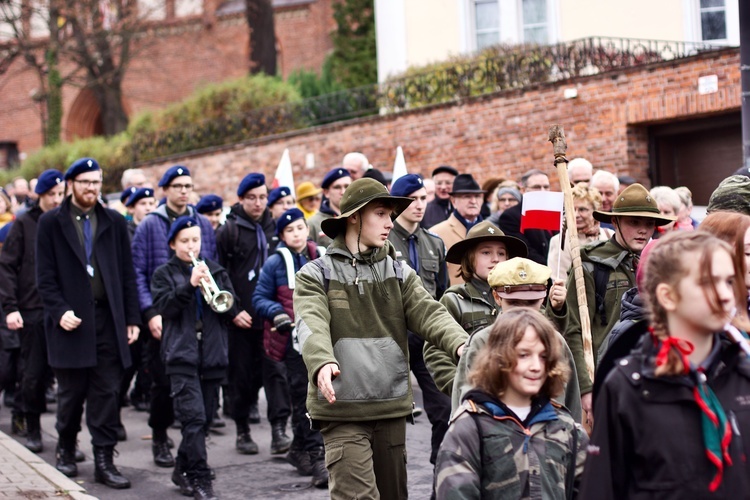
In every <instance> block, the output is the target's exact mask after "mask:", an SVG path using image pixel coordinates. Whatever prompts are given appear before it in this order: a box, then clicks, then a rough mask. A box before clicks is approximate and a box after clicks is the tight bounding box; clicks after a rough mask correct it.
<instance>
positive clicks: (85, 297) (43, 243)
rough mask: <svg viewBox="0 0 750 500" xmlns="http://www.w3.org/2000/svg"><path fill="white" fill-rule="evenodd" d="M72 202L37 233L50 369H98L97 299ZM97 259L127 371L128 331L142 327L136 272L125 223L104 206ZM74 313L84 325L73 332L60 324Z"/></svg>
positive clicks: (50, 216)
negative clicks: (95, 318)
mask: <svg viewBox="0 0 750 500" xmlns="http://www.w3.org/2000/svg"><path fill="white" fill-rule="evenodd" d="M70 203H71V201H70V197H68V198H66V199H65V201H64V202H63V203H62V205H60V207H58V208H56V209H54V210H51V211H49V212H47V213H45V214H44V215H42V217H41V218H40V219H39V232H38V233H37V251H36V254H37V259H36V261H37V287H38V290H39V295H40V296H41V298H42V302H43V303H44V329H45V333H46V337H47V352H48V358H49V364H50V366H52V367H53V368H90V367H92V366H96V363H97V359H96V325H95V322H94V317H95V306H94V295H93V292H92V290H91V286H90V284H89V275H88V273H87V272H86V256H85V254H84V250H83V245H81V243H80V240H79V239H78V234H77V233H76V228H75V226H74V225H73V224H74V223H73V219H72V218H71V215H70ZM95 210H96V217H97V228H96V236H95V238H94V255H95V256H96V262H97V264H98V267H99V272H100V273H102V281H103V282H104V288H105V290H106V293H107V300H108V301H109V308H110V312H111V314H112V319H113V320H114V324H115V335H116V337H117V347H118V349H119V353H120V361H121V362H122V365H123V367H124V368H127V367H129V366H130V364H131V360H130V349H128V337H127V328H126V327H127V325H139V324H140V312H139V309H138V296H137V292H136V287H135V271H134V270H133V259H132V257H131V254H130V238H129V236H128V228H127V223H126V222H125V219H124V218H123V217H122V216H121V215H120V214H118V213H117V212H115V211H114V210H109V209H107V208H104V207H102V206H100V205H99V204H97V205H96V207H95ZM70 310H72V311H73V312H74V313H75V315H76V316H78V317H79V318H81V320H82V322H81V325H80V326H79V327H78V328H76V329H75V330H73V331H71V332H68V331H65V330H63V329H62V327H61V326H60V318H62V315H63V314H64V313H65V312H66V311H70Z"/></svg>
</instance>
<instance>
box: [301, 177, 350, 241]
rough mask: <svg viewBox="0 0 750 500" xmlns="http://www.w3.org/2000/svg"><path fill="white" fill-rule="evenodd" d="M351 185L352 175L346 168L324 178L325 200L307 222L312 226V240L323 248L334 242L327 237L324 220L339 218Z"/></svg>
mask: <svg viewBox="0 0 750 500" xmlns="http://www.w3.org/2000/svg"><path fill="white" fill-rule="evenodd" d="M351 183H352V177H351V174H350V173H349V171H348V170H347V169H345V168H340V167H339V168H334V169H333V170H331V171H330V172H328V173H327V174H326V175H325V177H323V183H322V184H321V185H320V187H322V188H323V196H325V198H324V199H323V203H321V205H320V209H319V210H318V212H317V213H316V214H315V215H313V216H312V217H310V220H308V221H307V225H308V226H310V238H311V239H312V240H313V241H314V242H315V243H317V244H318V245H320V246H322V247H327V246H328V245H330V244H331V242H332V241H333V240H332V239H331V238H329V237H328V236H326V233H324V232H323V229H322V228H321V225H322V224H323V221H324V220H326V219H330V218H331V217H337V216H338V215H339V214H340V213H341V209H340V208H339V206H340V205H341V198H343V197H344V191H346V188H348V187H349V184H351Z"/></svg>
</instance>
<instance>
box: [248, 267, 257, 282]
mask: <svg viewBox="0 0 750 500" xmlns="http://www.w3.org/2000/svg"><path fill="white" fill-rule="evenodd" d="M254 279H255V269H250V272H249V273H247V281H253V280H254Z"/></svg>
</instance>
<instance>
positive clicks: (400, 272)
mask: <svg viewBox="0 0 750 500" xmlns="http://www.w3.org/2000/svg"><path fill="white" fill-rule="evenodd" d="M392 260H393V271H394V272H395V273H396V278H397V279H398V280H399V281H400V282H401V283H403V282H404V266H403V265H402V264H401V261H400V260H398V259H392Z"/></svg>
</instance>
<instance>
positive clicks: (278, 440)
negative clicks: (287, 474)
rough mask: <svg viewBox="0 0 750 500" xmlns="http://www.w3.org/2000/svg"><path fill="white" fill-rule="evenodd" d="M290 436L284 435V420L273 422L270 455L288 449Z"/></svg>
mask: <svg viewBox="0 0 750 500" xmlns="http://www.w3.org/2000/svg"><path fill="white" fill-rule="evenodd" d="M291 445H292V438H290V437H289V436H287V435H286V422H274V423H273V424H272V425H271V455H279V454H281V453H286V452H287V451H289V447H290V446H291Z"/></svg>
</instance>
